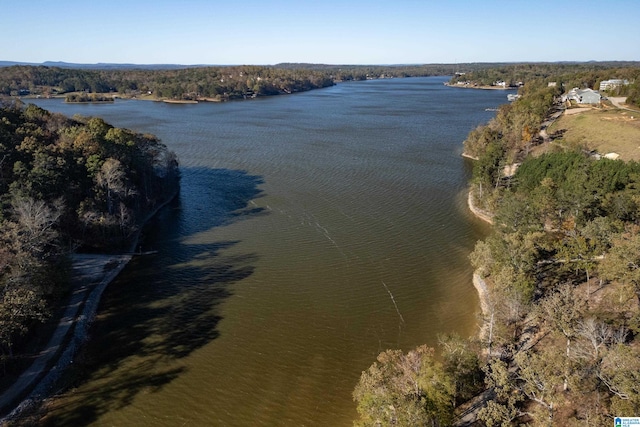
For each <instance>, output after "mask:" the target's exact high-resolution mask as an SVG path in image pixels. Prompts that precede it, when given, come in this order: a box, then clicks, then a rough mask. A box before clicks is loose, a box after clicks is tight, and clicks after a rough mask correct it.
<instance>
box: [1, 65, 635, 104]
mask: <svg viewBox="0 0 640 427" xmlns="http://www.w3.org/2000/svg"><path fill="white" fill-rule="evenodd" d="M637 65H638V63H632V62H630V63H618V62H613V63H609V62H598V63H525V64H490V63H472V64H425V65H387V66H380V65H326V64H298V63H283V64H277V65H274V66H248V65H242V66H216V67H213V66H211V67H209V66H198V67H184V68H179V67H171V68H167V69H157V68H131V67H127V68H123V69H117V68H114V67H108V66H106V65H103V66H102V68H100V67H99V66H98V65H96V68H93V69H92V68H71V67H69V68H63V67H52V66H33V65H14V66H9V67H0V95H6V96H27V95H30V96H55V95H63V94H71V93H77V92H82V93H84V94H85V95H84V97H85V98H84V99H85V100H87V101H90V100H91V97H90V96H89V95H88V94H103V95H104V94H111V95H117V96H122V97H139V96H151V97H153V98H154V99H175V100H210V101H224V100H230V99H245V98H253V97H257V96H269V95H278V94H286V93H294V92H301V91H307V90H312V89H317V88H322V87H327V86H331V85H333V84H335V83H336V82H341V81H350V80H367V79H378V78H395V77H425V76H450V75H453V74H455V73H457V74H456V77H454V78H453V79H452V81H451V83H454V84H455V83H456V82H458V81H469V80H471V81H473V82H474V83H477V84H481V85H492V84H494V83H495V82H496V81H505V82H507V83H508V84H511V85H516V84H517V83H518V82H526V81H530V80H533V79H540V78H551V76H553V78H561V80H562V81H563V82H564V83H565V84H566V85H571V87H583V86H585V87H586V86H589V87H593V85H594V84H596V83H598V82H599V81H600V80H604V79H609V78H626V79H630V80H634V81H635V79H636V78H637V77H638V73H637V70H638V68H637ZM634 67H635V68H634ZM612 69H616V70H618V71H619V72H618V74H617V75H611V73H610V70H612ZM623 90H625V91H630V93H625V95H629V96H632V97H637V96H639V95H638V92H637V88H635V87H634V88H625V89H623ZM631 92H633V93H631ZM73 96H79V95H73ZM76 102H77V99H76Z"/></svg>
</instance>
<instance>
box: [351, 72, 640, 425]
mask: <svg viewBox="0 0 640 427" xmlns="http://www.w3.org/2000/svg"><path fill="white" fill-rule="evenodd" d="M504 71H505V70H502V71H496V72H495V73H493V74H492V73H489V72H487V74H492V77H491V79H494V78H497V77H496V76H498V75H500V73H504ZM510 71H511V72H514V70H510ZM557 71H559V72H557V73H555V74H554V73H553V72H549V74H548V75H545V76H544V77H537V78H532V79H531V80H528V81H526V82H524V84H523V87H521V88H520V90H519V95H520V98H519V99H518V100H517V101H515V102H513V103H510V104H506V105H504V106H502V107H500V109H499V111H498V113H497V115H496V117H495V118H494V119H492V120H491V121H490V122H489V123H487V124H485V125H482V126H479V127H478V128H476V129H474V130H473V131H472V132H470V134H469V136H468V137H467V139H466V141H465V143H464V145H465V147H464V150H465V153H466V154H467V155H469V157H474V158H477V160H476V161H475V164H474V173H473V178H472V181H471V183H470V187H471V188H470V192H471V197H472V199H473V201H474V203H477V204H478V206H479V207H480V208H481V209H482V210H483V211H486V212H490V213H491V214H492V217H493V218H492V219H493V223H494V226H493V231H492V233H491V235H490V236H489V237H488V238H487V239H485V240H482V241H479V242H478V243H477V244H476V247H475V249H474V251H473V253H472V254H471V256H470V260H471V263H472V265H473V266H474V267H475V269H476V275H477V276H478V277H479V278H481V279H482V280H484V282H485V283H486V288H487V292H486V294H485V295H483V298H484V301H483V302H484V306H485V310H484V313H483V317H484V318H483V323H484V324H485V327H484V328H483V330H484V333H483V334H482V335H481V336H479V337H474V338H471V339H468V340H467V339H463V338H459V337H451V336H442V337H441V338H440V340H439V341H440V342H439V353H440V357H436V356H434V350H433V349H430V348H428V347H426V346H422V347H419V348H417V349H415V350H412V351H409V352H408V353H406V354H405V353H403V352H401V351H400V350H388V351H386V352H384V353H382V354H381V355H380V356H379V357H378V361H377V362H376V363H374V364H373V365H372V366H371V367H370V368H369V369H368V370H367V371H365V372H363V374H362V376H361V378H360V382H359V383H358V385H357V387H356V389H355V391H354V394H353V397H354V400H355V401H356V403H357V405H358V413H359V416H360V417H359V419H358V420H356V425H374V424H375V425H440V426H446V425H453V424H455V422H456V421H455V420H456V417H458V416H460V415H461V414H462V413H463V412H464V411H465V409H466V406H465V404H464V402H467V401H469V400H470V399H471V397H473V396H476V398H475V399H476V403H475V405H478V409H477V410H476V412H475V416H474V417H473V418H474V419H475V423H476V424H475V425H485V426H512V425H525V424H526V425H567V426H569V425H576V426H578V425H580V426H594V427H595V426H602V425H607V424H610V423H612V422H613V417H615V416H630V415H634V414H637V413H638V412H640V388H639V387H638V384H640V342H639V341H638V339H637V337H638V334H639V333H640V301H639V298H640V164H639V163H637V162H633V161H629V162H623V161H620V160H609V159H606V158H603V157H600V156H597V155H595V154H597V153H593V152H591V151H590V150H588V149H586V147H585V146H582V145H580V146H571V145H570V144H567V143H564V142H563V141H562V135H561V134H560V135H552V136H551V141H553V144H552V143H551V142H549V141H545V139H544V138H542V136H541V135H540V131H541V129H542V127H543V123H544V122H545V120H547V119H548V118H549V117H550V116H551V115H552V114H554V113H555V112H557V111H558V109H559V108H561V105H562V102H561V100H560V98H561V95H562V93H563V91H566V90H569V89H570V88H572V87H576V86H577V87H589V85H592V86H591V87H593V85H595V84H596V83H597V82H598V79H605V78H612V75H614V76H617V75H620V76H623V77H625V78H629V80H630V81H631V84H630V85H629V86H630V87H628V88H626V89H624V91H626V93H628V94H633V93H635V92H634V91H637V88H638V86H637V82H638V77H640V69H639V68H630V69H627V68H625V69H609V70H604V71H602V70H599V71H597V72H594V74H591V73H583V72H578V73H575V74H568V73H564V72H563V70H557ZM483 73H484V72H483ZM605 76H606V77H605ZM465 77H466V78H471V77H472V76H469V75H467V76H465ZM552 82H553V83H552ZM550 83H552V84H550ZM574 85H576V86H574ZM621 92H622V91H620V90H618V91H616V94H620V93H621ZM631 100H632V101H633V98H632V99H631Z"/></svg>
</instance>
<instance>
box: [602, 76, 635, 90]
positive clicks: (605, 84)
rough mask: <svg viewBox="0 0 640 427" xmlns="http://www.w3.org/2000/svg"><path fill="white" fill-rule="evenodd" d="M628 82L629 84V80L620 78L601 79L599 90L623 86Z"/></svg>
mask: <svg viewBox="0 0 640 427" xmlns="http://www.w3.org/2000/svg"><path fill="white" fill-rule="evenodd" d="M628 84H629V80H622V79H610V80H603V81H601V82H600V90H610V89H615V88H617V87H619V86H625V85H628Z"/></svg>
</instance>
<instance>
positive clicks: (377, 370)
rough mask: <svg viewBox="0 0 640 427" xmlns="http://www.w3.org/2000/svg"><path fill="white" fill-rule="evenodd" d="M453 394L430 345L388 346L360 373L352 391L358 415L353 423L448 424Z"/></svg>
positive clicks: (384, 424) (383, 424)
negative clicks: (394, 347)
mask: <svg viewBox="0 0 640 427" xmlns="http://www.w3.org/2000/svg"><path fill="white" fill-rule="evenodd" d="M454 395H455V386H454V381H453V380H452V379H451V378H450V377H449V376H448V375H447V374H446V373H445V371H444V369H443V367H442V365H441V364H440V363H439V362H437V361H436V360H435V357H434V350H433V349H431V348H428V347H427V346H420V347H418V348H416V349H415V350H411V351H409V352H408V353H407V354H404V353H403V352H402V351H400V350H387V351H385V352H383V353H381V354H380V355H379V356H378V361H377V362H375V363H374V364H373V365H371V367H369V369H368V370H366V371H364V372H363V373H362V376H361V377H360V381H359V382H358V385H357V386H356V388H355V390H354V392H353V398H354V400H355V401H356V402H357V410H358V414H359V415H360V417H359V419H358V420H357V421H356V422H355V425H361V426H370V425H379V426H393V425H398V426H446V425H450V423H451V421H452V417H453V409H454V408H453V398H454Z"/></svg>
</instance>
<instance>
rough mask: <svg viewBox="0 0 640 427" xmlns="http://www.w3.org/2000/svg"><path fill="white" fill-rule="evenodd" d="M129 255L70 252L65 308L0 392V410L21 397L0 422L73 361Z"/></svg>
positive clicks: (37, 396)
mask: <svg viewBox="0 0 640 427" xmlns="http://www.w3.org/2000/svg"><path fill="white" fill-rule="evenodd" d="M130 259H131V255H82V254H75V255H73V256H72V263H73V267H72V269H73V271H72V277H73V281H72V289H73V290H72V293H71V297H70V298H69V301H68V302H67V305H66V309H65V312H64V314H63V316H62V318H61V319H60V322H59V323H58V326H57V327H56V329H55V331H54V333H53V335H52V336H51V338H50V339H49V342H48V343H47V345H46V346H45V349H44V350H43V351H42V352H41V353H40V354H39V355H38V357H37V358H36V359H35V360H34V362H33V363H32V364H31V366H30V367H29V368H27V369H26V370H25V371H24V372H23V373H22V375H20V377H19V378H18V379H17V380H16V382H15V383H14V384H13V385H12V386H11V387H10V388H9V389H7V390H6V391H5V392H4V393H3V394H2V396H0V413H6V412H8V411H9V410H10V409H11V408H12V406H11V405H15V404H16V402H18V401H19V400H20V399H24V400H23V401H22V403H20V405H18V406H17V407H16V408H15V409H14V410H13V411H12V412H11V413H10V414H9V415H8V416H7V417H6V418H3V419H0V422H2V421H5V420H7V419H10V418H11V417H12V416H13V415H15V414H17V413H19V412H21V411H22V410H24V409H26V408H28V407H29V406H31V405H32V404H33V403H34V402H37V401H38V400H39V399H40V398H42V397H43V396H45V395H46V394H47V392H48V391H49V390H50V388H51V387H52V386H53V384H54V383H55V381H56V380H57V379H59V378H60V375H61V374H62V372H63V371H64V369H65V368H66V367H67V366H68V365H69V364H70V363H72V362H73V356H74V355H75V352H76V350H77V349H78V348H79V346H80V345H81V344H82V343H83V342H84V340H85V339H86V337H87V331H88V329H89V325H90V323H91V321H92V320H93V317H94V316H95V312H96V310H97V306H98V302H99V301H100V297H101V295H102V292H103V291H104V289H105V288H106V287H107V285H108V284H109V283H110V282H111V281H112V280H113V279H114V278H115V277H116V276H117V275H118V274H119V273H120V271H122V269H123V268H124V266H125V265H126V264H127V263H128V262H129V260H130ZM67 340H68V341H67ZM65 343H66V345H64V344H65Z"/></svg>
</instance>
